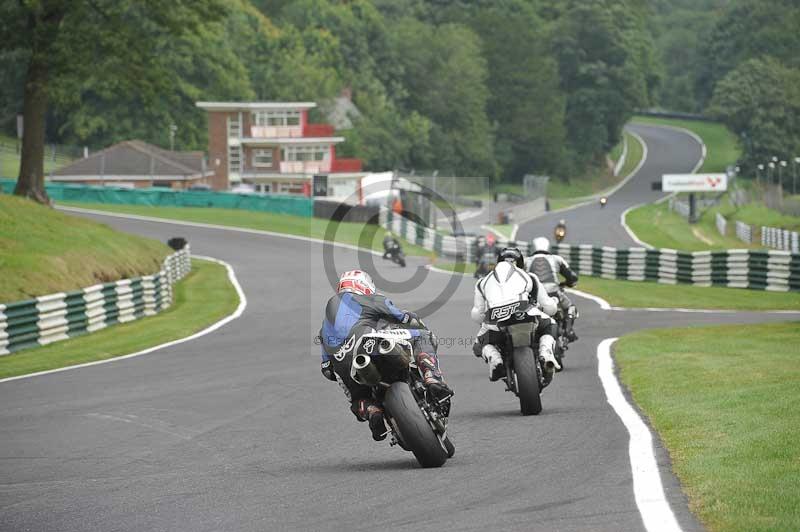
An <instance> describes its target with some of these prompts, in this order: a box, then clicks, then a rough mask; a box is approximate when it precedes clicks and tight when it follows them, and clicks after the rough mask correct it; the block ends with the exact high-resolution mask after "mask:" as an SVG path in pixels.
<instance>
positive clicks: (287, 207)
mask: <svg viewBox="0 0 800 532" xmlns="http://www.w3.org/2000/svg"><path fill="white" fill-rule="evenodd" d="M15 183H16V181H14V180H13V179H0V189H2V191H3V192H6V193H9V194H10V193H11V192H13V190H14V185H15ZM45 189H46V190H47V194H48V195H49V196H50V198H51V199H53V200H54V201H78V202H81V203H110V204H117V205H146V206H149V207H216V208H221V209H242V210H247V211H261V212H275V213H280V214H291V215H295V216H305V217H311V216H312V215H313V213H314V202H313V200H311V199H310V198H306V197H302V196H272V195H261V194H234V193H232V192H212V191H206V190H171V189H168V188H157V187H154V188H130V189H129V188H118V187H111V186H108V187H100V186H88V185H67V184H63V183H50V182H45Z"/></svg>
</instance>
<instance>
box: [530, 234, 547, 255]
mask: <svg viewBox="0 0 800 532" xmlns="http://www.w3.org/2000/svg"><path fill="white" fill-rule="evenodd" d="M533 251H547V252H549V251H550V241H549V240H547V238H545V237H543V236H540V237H538V238H534V239H533Z"/></svg>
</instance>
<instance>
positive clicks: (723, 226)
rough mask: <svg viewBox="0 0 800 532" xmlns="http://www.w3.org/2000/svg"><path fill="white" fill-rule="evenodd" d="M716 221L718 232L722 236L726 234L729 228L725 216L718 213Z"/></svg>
mask: <svg viewBox="0 0 800 532" xmlns="http://www.w3.org/2000/svg"><path fill="white" fill-rule="evenodd" d="M714 221H715V222H716V224H717V232H719V234H721V235H722V236H725V235H726V234H727V230H728V220H726V219H725V217H724V216H722V215H721V214H720V213H717V215H716V217H715V220H714Z"/></svg>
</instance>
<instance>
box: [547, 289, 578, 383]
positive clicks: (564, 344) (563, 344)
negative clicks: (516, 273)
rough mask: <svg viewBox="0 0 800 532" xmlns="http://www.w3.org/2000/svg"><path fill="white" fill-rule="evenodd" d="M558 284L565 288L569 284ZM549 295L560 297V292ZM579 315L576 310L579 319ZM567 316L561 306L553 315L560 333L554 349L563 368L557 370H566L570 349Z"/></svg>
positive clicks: (549, 294)
mask: <svg viewBox="0 0 800 532" xmlns="http://www.w3.org/2000/svg"><path fill="white" fill-rule="evenodd" d="M558 286H559V287H560V288H561V289H562V290H563V289H564V287H565V286H567V284H566V283H559V285H558ZM547 295H548V296H550V297H555V298H558V292H553V293H548V294H547ZM579 316H580V315H579V313H578V311H577V310H576V311H575V319H577V318H578V317H579ZM566 317H567V316H566V314H565V313H564V309H562V308H561V306H559V307H558V311H557V312H556V315H555V316H553V319H554V320H555V322H556V325H557V327H558V335H557V336H556V339H555V340H556V347H555V349H554V351H553V354H554V355H555V357H556V360H558V364H559V365H560V366H561V369H558V370H556V371H559V372H560V371H563V370H564V357H565V356H567V354H566V351H567V349H569V344H570V339H569V338H568V337H567V328H566V326H565V325H564V321H565V319H566Z"/></svg>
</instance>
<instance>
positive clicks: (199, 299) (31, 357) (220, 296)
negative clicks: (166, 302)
mask: <svg viewBox="0 0 800 532" xmlns="http://www.w3.org/2000/svg"><path fill="white" fill-rule="evenodd" d="M174 294H175V300H174V302H173V304H172V306H171V307H170V308H169V309H168V310H166V311H164V312H161V313H160V314H157V315H155V316H150V317H147V318H142V319H139V320H136V321H133V322H129V323H124V324H117V325H112V326H110V327H108V328H106V329H103V330H100V331H97V332H95V333H92V334H87V335H84V336H79V337H76V338H71V339H69V340H64V341H62V342H57V343H54V344H50V345H47V346H43V347H38V348H34V349H26V350H23V351H19V352H17V353H12V354H10V355H5V356H2V357H0V378H6V377H14V376H17V375H25V374H28V373H34V372H37V371H46V370H49V369H56V368H62V367H65V366H71V365H73V364H82V363H85V362H94V361H96V360H105V359H108V358H114V357H117V356H120V355H127V354H129V353H135V352H137V351H141V350H142V349H146V348H148V347H152V346H155V345H159V344H162V343H165V342H169V341H171V340H177V339H179V338H184V337H186V336H189V335H191V334H194V333H196V332H197V331H200V330H202V329H204V328H205V327H207V326H209V325H211V324H212V323H214V322H216V321H219V320H220V319H222V318H223V317H225V316H227V315H229V314H231V313H232V312H233V311H234V310H236V307H237V306H238V305H239V296H238V294H237V293H236V289H235V288H234V287H233V285H232V284H231V283H230V281H229V280H228V273H227V270H226V269H225V267H224V266H222V265H219V264H215V263H213V262H208V261H203V260H198V259H193V260H192V272H191V273H190V274H189V275H188V276H187V277H186V278H184V279H183V280H181V281H180V282H179V283H178V284H177V285H175V292H174Z"/></svg>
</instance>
